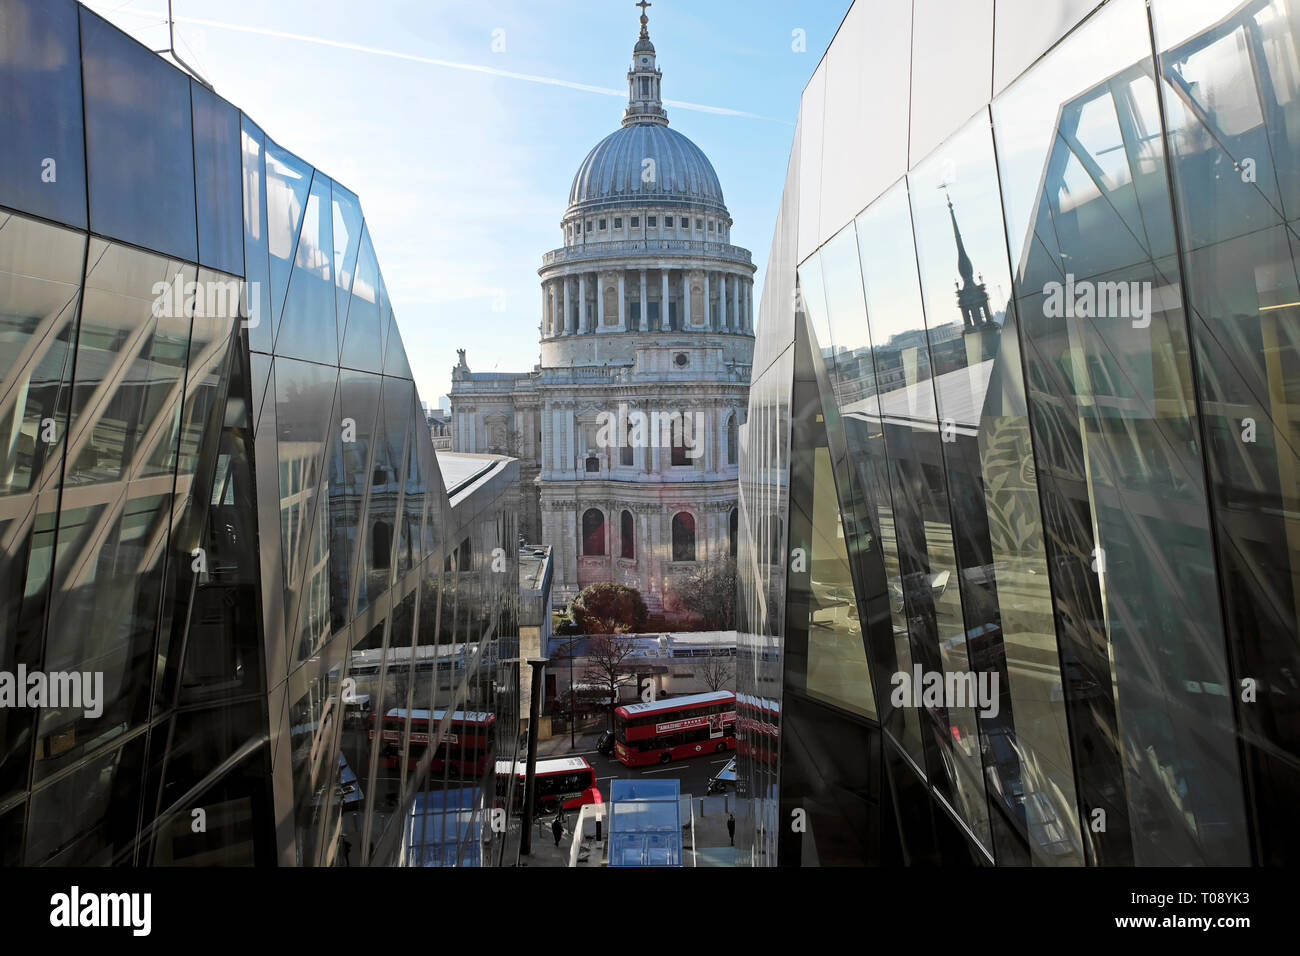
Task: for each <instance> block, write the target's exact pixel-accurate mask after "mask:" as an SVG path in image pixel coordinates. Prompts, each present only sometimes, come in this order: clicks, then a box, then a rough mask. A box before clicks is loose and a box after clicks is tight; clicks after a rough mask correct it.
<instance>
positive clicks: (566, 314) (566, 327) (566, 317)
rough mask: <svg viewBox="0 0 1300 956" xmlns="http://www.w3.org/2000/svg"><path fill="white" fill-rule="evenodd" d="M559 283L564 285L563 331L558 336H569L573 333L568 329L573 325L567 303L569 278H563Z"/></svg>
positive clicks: (569, 306) (569, 305) (571, 314)
mask: <svg viewBox="0 0 1300 956" xmlns="http://www.w3.org/2000/svg"><path fill="white" fill-rule="evenodd" d="M560 281H561V282H563V283H564V324H563V326H562V328H563V331H562V332H561V333H560V334H561V335H570V334H572V332H573V329H572V328H571V327H570V326H571V325H572V323H573V310H572V307H571V304H570V302H569V277H568V276H565V277H564V278H563V279H561V280H560Z"/></svg>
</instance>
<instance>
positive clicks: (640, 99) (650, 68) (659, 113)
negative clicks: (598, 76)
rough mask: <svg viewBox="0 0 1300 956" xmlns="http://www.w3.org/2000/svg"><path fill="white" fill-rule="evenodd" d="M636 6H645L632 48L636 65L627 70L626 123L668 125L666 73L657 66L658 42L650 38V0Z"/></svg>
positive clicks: (643, 0)
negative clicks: (664, 91)
mask: <svg viewBox="0 0 1300 956" xmlns="http://www.w3.org/2000/svg"><path fill="white" fill-rule="evenodd" d="M636 6H638V7H640V8H641V35H640V36H639V37H638V38H637V41H636V46H634V47H633V48H632V68H631V69H630V70H628V71H627V109H625V110H624V111H623V125H624V126H636V125H647V124H649V125H655V126H667V125H668V114H667V113H666V112H664V104H663V100H662V99H661V98H660V91H659V84H660V83H661V82H662V80H663V74H662V73H660V72H659V69H658V67H656V66H655V45H654V44H653V43H651V42H650V30H649V23H650V18H649V17H647V16H646V15H645V11H646V7H648V6H650V4H649V3H648V2H647V0H641V2H640V3H638V4H636Z"/></svg>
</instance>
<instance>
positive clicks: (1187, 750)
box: [993, 0, 1249, 865]
mask: <svg viewBox="0 0 1300 956" xmlns="http://www.w3.org/2000/svg"><path fill="white" fill-rule="evenodd" d="M1153 77H1154V64H1153V62H1152V56H1151V48H1150V33H1149V28H1148V24H1147V18H1146V9H1145V6H1144V5H1143V4H1142V3H1141V2H1140V0H1122V2H1115V3H1110V4H1107V5H1106V6H1105V7H1103V8H1102V9H1101V10H1100V11H1099V12H1098V13H1097V14H1096V15H1095V16H1094V17H1093V18H1092V19H1091V20H1089V21H1088V22H1087V23H1085V24H1084V25H1083V26H1082V27H1081V28H1080V29H1079V30H1078V31H1077V32H1076V33H1075V34H1072V35H1071V36H1070V37H1069V38H1068V39H1067V40H1066V41H1065V42H1064V43H1062V44H1061V45H1060V46H1059V47H1058V48H1057V49H1056V50H1054V51H1053V52H1052V53H1051V54H1050V55H1049V56H1048V57H1046V58H1045V59H1044V60H1043V61H1042V62H1041V63H1040V64H1039V65H1038V66H1036V67H1034V68H1033V69H1032V70H1031V71H1030V72H1029V73H1028V74H1026V76H1025V77H1023V78H1022V79H1020V80H1019V81H1017V82H1016V83H1015V84H1013V85H1012V86H1011V87H1010V88H1009V89H1008V91H1007V92H1006V93H1005V94H1003V96H1002V97H999V99H998V100H997V101H996V102H995V103H994V107H993V110H994V124H995V135H996V139H997V143H998V150H999V169H1000V172H1001V176H1002V193H1003V199H1004V205H1005V210H1006V217H1005V218H1006V224H1007V229H1008V238H1009V245H1010V249H1011V255H1012V263H1013V268H1014V276H1013V283H1014V297H1015V309H1016V314H1017V317H1018V318H1019V319H1020V321H1021V323H1022V339H1023V342H1022V346H1023V347H1024V352H1025V356H1024V357H1025V365H1026V381H1025V384H1026V386H1027V388H1028V392H1029V399H1030V408H1031V418H1032V420H1033V425H1034V436H1033V437H1034V447H1035V451H1036V459H1037V464H1038V481H1039V489H1040V495H1041V497H1042V503H1043V518H1044V531H1045V533H1046V534H1047V544H1048V555H1049V557H1050V559H1051V560H1050V562H1049V569H1050V572H1051V575H1052V584H1053V587H1054V593H1055V597H1056V601H1057V612H1058V618H1057V619H1058V622H1060V624H1061V629H1062V632H1063V633H1062V635H1061V638H1062V642H1063V658H1064V661H1063V663H1064V671H1065V673H1064V674H1063V677H1064V678H1065V681H1066V693H1067V698H1068V699H1070V700H1071V701H1072V702H1073V703H1072V707H1074V708H1075V711H1076V713H1078V714H1079V716H1080V717H1081V718H1083V719H1081V720H1078V721H1075V722H1074V723H1073V725H1072V730H1073V731H1074V732H1075V733H1076V747H1075V753H1076V755H1079V754H1083V755H1085V756H1084V757H1083V758H1081V759H1087V760H1088V761H1090V762H1094V763H1093V765H1092V766H1088V767H1083V768H1081V770H1080V777H1081V778H1082V781H1081V790H1082V791H1083V798H1084V803H1085V806H1084V810H1085V812H1087V813H1089V814H1091V813H1092V811H1093V810H1094V809H1100V810H1104V811H1105V813H1106V815H1107V818H1108V822H1107V827H1106V829H1105V831H1104V832H1096V833H1094V834H1093V835H1092V840H1093V844H1094V849H1095V852H1096V857H1095V859H1096V860H1097V862H1100V863H1126V862H1130V861H1131V862H1134V863H1137V864H1147V865H1154V864H1160V865H1176V864H1181V865H1202V864H1206V863H1209V862H1211V861H1213V862H1215V863H1219V864H1229V863H1244V862H1246V861H1248V859H1249V851H1248V843H1247V840H1246V826H1245V808H1244V805H1243V797H1242V792H1241V773H1240V767H1239V758H1238V747H1237V742H1236V740H1235V738H1234V731H1235V728H1234V725H1233V715H1232V698H1231V697H1230V696H1229V691H1228V686H1229V673H1228V666H1227V660H1226V654H1225V641H1224V634H1223V626H1222V622H1223V617H1222V610H1221V608H1220V604H1219V598H1218V594H1219V582H1218V580H1217V573H1216V569H1215V563H1214V549H1213V541H1212V538H1211V534H1210V516H1209V508H1208V505H1207V501H1206V488H1205V463H1204V461H1203V460H1202V458H1201V447H1202V445H1201V442H1200V440H1199V436H1200V430H1201V429H1200V423H1199V421H1198V419H1197V408H1196V402H1195V389H1194V380H1193V375H1192V366H1191V355H1190V343H1189V336H1188V330H1187V316H1186V315H1185V314H1184V311H1183V307H1182V297H1181V294H1180V284H1181V277H1180V274H1179V268H1178V262H1177V259H1176V256H1175V255H1174V254H1173V253H1174V244H1173V222H1172V216H1171V204H1170V195H1169V189H1168V181H1167V176H1166V167H1165V160H1164V156H1163V147H1162V143H1163V139H1162V137H1160V136H1151V135H1146V134H1144V133H1143V132H1142V131H1144V130H1153V129H1158V128H1159V126H1160V117H1159V110H1158V104H1157V100H1156V90H1155V85H1154V79H1153ZM1112 702H1113V703H1112ZM1112 707H1113V717H1112V716H1111V713H1112ZM1180 712H1185V713H1188V714H1192V713H1194V714H1196V720H1195V721H1191V720H1182V719H1180V718H1179V716H1178V715H1179V713H1180ZM1133 753H1141V754H1144V755H1145V759H1144V760H1143V761H1142V762H1140V763H1138V762H1135V761H1133V760H1132V759H1131V758H1130V757H1129V756H1128V755H1130V754H1133ZM1170 787H1172V788H1173V789H1174V790H1175V791H1176V792H1178V793H1186V794H1188V798H1187V800H1186V801H1185V802H1183V803H1182V804H1181V805H1179V806H1177V807H1175V806H1173V805H1171V804H1170V803H1169V802H1168V801H1167V799H1166V798H1165V797H1164V796H1163V794H1166V793H1167V792H1168V791H1169V788H1170Z"/></svg>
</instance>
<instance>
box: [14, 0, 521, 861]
mask: <svg viewBox="0 0 1300 956" xmlns="http://www.w3.org/2000/svg"><path fill="white" fill-rule="evenodd" d="M0 89H3V90H4V91H5V96H4V97H3V99H0V131H3V140H4V143H5V145H4V148H3V149H2V150H0V672H3V674H4V675H5V676H10V675H19V674H28V675H30V674H33V673H36V672H41V673H43V674H46V675H53V674H74V673H75V674H82V675H86V679H87V680H90V679H91V677H92V676H93V677H94V679H95V680H102V693H101V694H100V695H99V700H98V703H97V706H96V707H95V708H84V707H78V706H67V703H68V699H67V698H66V697H64V698H56V697H55V696H54V695H53V694H52V693H51V695H50V696H48V697H46V698H44V699H41V700H35V699H34V698H33V697H32V696H31V694H28V697H27V701H28V702H31V701H33V700H35V703H34V704H31V705H29V706H22V705H21V704H20V705H19V706H12V703H11V702H7V705H6V706H4V707H0V859H2V860H3V862H4V863H5V864H26V865H142V866H144V865H185V866H189V865H211V864H225V865H239V864H281V865H299V866H314V865H325V866H328V865H352V866H357V865H390V864H397V863H410V864H415V865H427V864H429V863H433V864H435V865H455V864H464V865H498V864H501V863H503V862H505V863H512V862H514V856H515V855H516V854H517V849H518V848H517V833H516V834H512V833H511V832H510V830H509V828H508V827H501V826H499V825H497V826H494V825H492V824H493V815H492V808H493V807H494V806H509V802H510V794H508V793H497V792H496V788H497V786H498V783H497V778H496V776H495V770H494V768H495V761H496V759H497V758H498V757H500V758H502V759H506V760H512V761H513V760H514V759H515V758H516V756H517V754H518V743H519V732H518V731H519V714H518V700H519V695H518V681H519V664H518V656H519V655H518V627H517V617H518V581H519V576H518V564H517V561H518V549H517V545H518V534H517V530H516V526H515V521H516V510H517V505H516V500H515V496H516V495H517V479H518V466H517V463H516V462H515V461H514V460H513V459H509V458H502V457H499V456H446V457H444V458H443V459H442V461H441V462H440V461H439V458H438V457H436V456H435V454H434V451H433V447H432V443H431V440H430V435H429V429H428V427H427V425H426V421H425V418H424V415H423V414H422V412H421V407H420V402H419V397H418V395H417V393H416V389H415V385H414V383H413V381H412V375H411V369H410V366H409V364H408V362H407V357H406V353H405V350H404V348H403V345H402V339H401V336H400V334H399V332H398V328H397V324H396V321H395V319H394V316H393V309H392V305H391V303H390V301H389V296H388V293H387V290H386V288H385V285H384V279H383V275H382V273H381V271H380V268H379V264H378V259H377V256H376V249H375V240H374V239H373V237H372V236H371V235H370V232H369V229H368V225H367V221H366V218H365V215H364V214H363V211H362V208H361V205H360V203H359V201H358V199H357V197H356V196H355V195H354V194H353V193H351V192H349V191H348V190H347V189H346V188H344V187H343V186H342V185H341V184H339V183H337V182H334V181H332V180H331V179H330V178H329V177H327V176H326V175H325V174H324V173H323V172H321V171H320V170H317V169H313V168H312V167H311V166H310V165H308V164H307V163H305V162H304V161H302V160H301V159H299V158H298V157H297V156H295V155H294V154H293V153H291V152H289V151H288V150H287V149H285V148H284V147H282V146H280V145H279V144H277V143H276V142H275V141H274V140H272V139H271V138H270V136H268V135H267V134H266V133H264V132H263V130H261V129H260V128H259V127H258V126H257V125H256V124H255V123H254V122H253V121H252V120H251V119H250V118H249V117H248V116H247V115H245V114H243V113H242V112H241V111H240V110H239V109H238V108H236V107H234V106H232V105H231V104H229V103H227V102H226V101H224V100H223V99H221V98H220V97H219V96H218V95H216V94H215V93H214V92H212V91H211V90H210V89H208V88H207V87H205V86H204V85H202V84H200V83H199V82H197V81H196V80H194V79H192V78H191V77H190V76H189V75H188V74H186V73H184V72H182V71H181V70H179V69H177V68H175V67H174V66H172V65H171V64H170V63H169V62H167V61H165V60H163V59H162V58H160V57H159V56H157V55H155V54H154V53H152V52H150V51H149V50H148V49H146V48H145V47H143V46H141V45H139V44H138V43H137V42H136V41H135V40H133V39H131V38H130V37H128V36H127V35H125V34H123V33H122V32H120V31H119V30H117V29H116V28H114V27H113V26H111V25H110V24H108V23H107V22H106V21H104V20H103V19H101V18H100V17H98V16H96V15H94V14H93V13H91V12H90V11H89V10H87V9H85V8H84V7H81V6H80V5H78V4H76V3H73V2H71V0H0ZM50 681H51V691H52V690H53V681H54V679H53V678H52V677H51V678H50ZM96 710H97V711H98V712H97V713H96V712H95V711H96ZM430 741H437V743H436V744H435V745H434V746H428V744H429V743H430ZM502 785H503V786H513V780H511V779H506V780H505V781H504V783H503V784H502ZM498 822H499V821H498ZM430 848H433V849H432V850H431V849H430Z"/></svg>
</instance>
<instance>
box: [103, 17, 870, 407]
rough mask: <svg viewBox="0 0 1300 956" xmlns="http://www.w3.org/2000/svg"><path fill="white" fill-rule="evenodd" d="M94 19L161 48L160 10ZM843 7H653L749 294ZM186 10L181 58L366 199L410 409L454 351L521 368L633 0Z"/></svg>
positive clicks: (607, 118) (480, 362)
mask: <svg viewBox="0 0 1300 956" xmlns="http://www.w3.org/2000/svg"><path fill="white" fill-rule="evenodd" d="M87 5H88V6H89V7H90V8H91V9H93V10H95V11H96V12H98V13H100V14H102V15H105V16H107V17H108V18H109V19H110V20H112V21H113V22H114V23H115V24H117V25H118V26H119V27H121V28H122V29H124V30H126V31H127V32H129V33H131V34H132V35H133V36H135V37H137V38H138V39H140V40H141V41H142V42H144V43H146V44H148V45H149V46H151V47H153V48H155V49H157V48H161V47H165V46H166V27H165V25H164V17H165V11H166V4H165V3H164V2H163V0H126V2H123V0H92V2H89V3H88V4H87ZM848 5H849V0H800V2H798V3H794V2H790V0H787V2H785V3H781V2H775V0H755V2H749V3H741V2H732V0H707V2H705V0H656V2H654V3H653V5H652V6H651V7H650V9H649V10H648V14H649V17H650V36H651V39H653V40H654V43H655V47H656V50H657V52H658V54H659V66H660V68H661V69H662V70H663V74H664V81H663V92H664V97H665V99H666V100H669V101H672V100H678V101H682V102H684V103H690V104H697V105H698V106H701V107H705V108H704V109H689V108H686V107H684V106H680V105H678V106H674V105H671V104H670V105H669V106H668V117H669V121H670V122H671V124H672V126H673V127H674V128H675V129H677V130H678V131H680V132H682V133H684V134H685V135H687V136H689V137H690V138H691V139H693V140H694V141H695V142H696V143H697V144H699V146H700V147H701V148H702V149H703V150H704V151H705V153H706V154H708V156H709V157H710V159H711V160H712V161H713V165H714V167H715V168H716V169H717V172H718V176H719V178H720V179H721V181H722V188H723V192H724V195H725V196H726V200H727V205H728V208H729V209H730V211H731V215H732V218H733V219H734V220H735V225H734V226H733V228H732V241H733V242H735V243H737V244H738V245H742V246H745V247H747V248H749V249H750V250H752V252H753V254H754V261H755V264H756V265H758V267H759V269H760V274H759V275H758V277H757V279H758V281H759V284H758V285H757V286H756V290H757V289H759V288H761V280H762V273H761V270H762V268H763V266H764V263H765V260H766V258H767V252H768V246H769V244H770V243H771V239H772V227H773V224H774V223H775V220H776V212H777V207H778V205H779V203H780V198H781V188H782V185H783V184H784V180H785V169H786V162H787V160H788V158H789V152H790V142H791V138H792V136H793V134H794V121H795V118H796V115H797V113H798V108H799V96H800V94H801V92H802V90H803V87H804V85H805V83H807V81H808V78H809V77H810V76H811V75H812V71H813V70H814V68H815V67H816V65H817V62H818V60H819V59H820V58H821V56H822V53H823V52H824V51H825V49H826V47H827V45H828V44H829V43H830V40H831V37H832V36H833V35H834V32H835V30H836V28H837V27H838V26H839V23H840V21H841V20H842V19H843V17H844V13H845V11H846V10H847V9H848ZM174 7H175V14H176V17H177V21H178V22H177V26H176V32H177V38H178V40H177V47H178V49H179V50H180V52H181V55H182V57H184V58H185V59H186V60H187V61H188V62H189V63H191V64H192V65H193V66H195V67H196V68H197V69H199V71H200V72H201V73H203V74H204V76H205V77H206V78H207V80H208V81H209V82H211V83H212V84H213V85H214V86H215V87H216V89H217V92H218V93H220V94H221V95H222V96H224V97H225V98H226V99H228V100H230V101H231V102H232V103H234V104H235V105H237V106H239V107H240V108H241V109H243V110H244V111H245V112H246V113H247V114H248V115H249V116H250V117H252V118H253V119H254V120H255V121H256V122H257V123H258V124H260V125H261V126H262V128H263V129H265V130H266V132H267V133H268V135H270V136H272V137H273V138H274V139H275V140H276V141H277V142H279V143H280V144H281V145H282V146H284V147H285V148H287V149H289V150H292V151H293V152H295V153H297V154H298V155H299V156H301V157H303V158H304V159H305V160H307V161H308V162H310V163H312V164H313V165H316V166H317V167H319V168H320V169H321V170H322V171H323V172H325V173H326V174H327V175H330V176H332V177H334V178H335V179H337V180H338V181H339V182H341V183H343V184H344V185H346V186H347V187H349V188H350V189H352V190H353V191H355V192H356V193H357V194H358V195H359V196H360V197H361V203H362V206H363V208H364V210H365V213H366V220H367V222H368V224H369V227H370V232H371V235H372V236H373V237H374V242H375V250H376V253H377V254H378V256H379V262H380V267H381V268H382V269H383V273H384V281H385V282H386V284H387V286H388V290H389V293H390V295H391V297H392V300H393V307H394V310H395V312H396V315H397V320H398V324H399V326H400V327H401V330H402V339H403V341H404V342H405V344H406V349H407V353H408V356H409V358H410V362H411V368H412V370H413V371H414V374H415V379H416V384H417V386H418V387H419V390H420V397H421V398H422V399H423V400H424V401H426V402H428V403H429V404H430V405H436V404H437V402H438V397H439V396H440V395H443V394H445V393H446V392H447V389H448V388H449V387H450V382H451V367H452V366H453V365H454V364H455V361H456V353H455V350H456V349H457V348H464V349H467V350H468V360H469V364H470V367H471V368H472V369H474V370H475V371H493V370H496V371H524V370H527V369H531V368H532V367H533V365H534V364H535V363H536V361H537V356H538V349H537V325H538V321H539V319H540V311H541V292H540V290H539V287H538V279H537V268H538V267H539V266H540V265H541V258H542V254H543V253H544V252H546V251H547V250H550V249H553V248H555V247H557V246H559V245H561V237H560V228H559V222H560V217H561V216H562V215H563V213H564V207H565V204H566V202H567V199H568V192H569V186H570V184H571V183H572V180H573V174H574V172H575V171H576V170H577V168H578V166H579V164H580V163H581V162H582V160H583V157H585V156H586V154H587V152H588V151H589V150H590V149H591V147H592V146H594V145H595V144H596V143H597V142H598V141H599V140H600V139H601V138H602V137H604V136H605V135H606V134H608V133H610V132H612V131H613V130H615V129H617V128H618V124H619V120H620V119H621V116H622V110H623V106H624V105H625V102H626V92H625V91H626V74H627V68H628V65H629V63H630V61H631V54H632V45H633V44H634V43H635V42H636V37H637V30H638V17H639V16H640V12H641V11H640V10H639V9H638V8H637V7H635V6H634V5H633V4H632V3H630V2H622V0H598V2H597V0H545V2H540V3H539V2H537V0H532V2H523V0H492V2H486V0H477V2H473V0H455V2H453V0H276V2H274V3H270V2H267V0H175V4H174ZM796 30H801V31H803V37H804V45H805V47H806V49H804V50H803V51H802V52H797V51H796V50H795V49H794V47H795V46H796V43H795V42H794V39H793V38H794V36H795V34H794V31H796ZM498 31H500V32H498ZM494 41H495V42H496V45H497V46H498V47H500V46H502V45H504V50H500V51H495V50H494V49H493V45H494ZM430 61H435V62H430ZM506 74H517V75H515V76H511V75H506ZM589 88H590V89H589ZM601 90H607V91H611V92H610V93H608V94H607V93H603V92H600V91H601ZM755 296H756V298H757V291H756V293H755ZM755 305H757V302H755Z"/></svg>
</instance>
